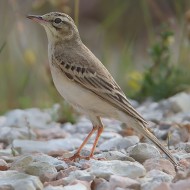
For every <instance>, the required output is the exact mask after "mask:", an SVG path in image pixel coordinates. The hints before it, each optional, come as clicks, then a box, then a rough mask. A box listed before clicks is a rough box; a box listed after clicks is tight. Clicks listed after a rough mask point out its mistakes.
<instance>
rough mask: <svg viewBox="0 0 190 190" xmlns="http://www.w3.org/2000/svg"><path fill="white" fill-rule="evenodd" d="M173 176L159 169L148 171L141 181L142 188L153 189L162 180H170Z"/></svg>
mask: <svg viewBox="0 0 190 190" xmlns="http://www.w3.org/2000/svg"><path fill="white" fill-rule="evenodd" d="M172 179H173V176H171V175H168V174H166V173H164V172H161V171H159V170H151V171H149V172H148V173H147V174H146V176H145V177H144V179H143V182H142V183H141V189H142V190H155V188H157V187H158V186H159V185H160V184H161V183H162V182H171V181H172Z"/></svg>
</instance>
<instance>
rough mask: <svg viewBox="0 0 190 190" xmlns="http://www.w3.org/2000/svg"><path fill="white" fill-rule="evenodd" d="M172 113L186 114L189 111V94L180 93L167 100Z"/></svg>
mask: <svg viewBox="0 0 190 190" xmlns="http://www.w3.org/2000/svg"><path fill="white" fill-rule="evenodd" d="M168 101H169V102H170V104H171V109H172V110H173V112H175V113H177V112H187V111H189V110H190V94H188V93H186V92H181V93H178V94H176V95H175V96H172V97H170V98H169V99H168Z"/></svg>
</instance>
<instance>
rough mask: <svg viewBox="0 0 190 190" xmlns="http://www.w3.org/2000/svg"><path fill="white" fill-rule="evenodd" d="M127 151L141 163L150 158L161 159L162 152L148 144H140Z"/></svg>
mask: <svg viewBox="0 0 190 190" xmlns="http://www.w3.org/2000/svg"><path fill="white" fill-rule="evenodd" d="M127 151H128V152H129V156H131V157H132V158H134V159H135V160H136V161H138V162H140V163H143V162H144V161H145V160H147V159H150V158H155V157H160V152H159V151H158V150H157V148H156V147H155V146H153V145H150V144H147V143H139V144H137V145H134V146H133V147H129V148H128V150H127Z"/></svg>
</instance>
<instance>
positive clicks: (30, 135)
mask: <svg viewBox="0 0 190 190" xmlns="http://www.w3.org/2000/svg"><path fill="white" fill-rule="evenodd" d="M0 129H1V133H0V141H2V142H4V143H7V144H11V143H12V141H13V140H14V139H35V138H36V135H35V133H34V132H33V131H32V130H31V129H29V128H27V126H25V128H18V127H16V126H3V127H0Z"/></svg>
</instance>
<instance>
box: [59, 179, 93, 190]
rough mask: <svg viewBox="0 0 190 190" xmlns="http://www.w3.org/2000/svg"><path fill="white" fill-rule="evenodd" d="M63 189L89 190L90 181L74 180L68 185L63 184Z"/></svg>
mask: <svg viewBox="0 0 190 190" xmlns="http://www.w3.org/2000/svg"><path fill="white" fill-rule="evenodd" d="M63 190H91V188H90V183H87V182H85V181H79V180H75V181H73V182H72V183H71V184H70V185H67V186H64V188H63Z"/></svg>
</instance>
